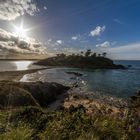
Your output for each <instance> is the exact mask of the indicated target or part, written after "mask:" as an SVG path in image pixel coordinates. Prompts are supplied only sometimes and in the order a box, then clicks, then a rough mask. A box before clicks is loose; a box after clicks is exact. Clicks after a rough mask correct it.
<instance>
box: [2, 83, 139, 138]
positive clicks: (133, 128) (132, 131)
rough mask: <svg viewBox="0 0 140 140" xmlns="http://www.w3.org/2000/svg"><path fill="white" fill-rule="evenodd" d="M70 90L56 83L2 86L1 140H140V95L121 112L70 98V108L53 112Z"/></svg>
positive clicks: (120, 108) (59, 108)
mask: <svg viewBox="0 0 140 140" xmlns="http://www.w3.org/2000/svg"><path fill="white" fill-rule="evenodd" d="M68 89H69V87H65V86H62V85H60V84H56V83H42V82H34V83H22V82H21V83H20V82H10V81H2V82H0V100H1V109H0V140H19V139H20V140H54V139H55V140H86V139H88V140H104V139H105V140H121V139H122V140H139V137H140V126H139V124H140V119H139V118H140V114H139V113H140V112H139V110H140V93H137V94H136V95H135V96H133V97H131V98H130V99H129V100H128V105H127V106H120V107H118V108H116V107H114V106H112V105H111V106H110V105H109V104H103V103H102V102H98V104H97V102H96V101H94V100H93V101H92V100H91V99H88V97H85V98H86V100H87V101H88V102H85V99H84V100H83V101H82V97H80V96H78V94H77V96H76V95H73V97H72V95H69V94H68V95H69V97H68V98H67V99H66V102H69V107H68V106H67V107H66V106H65V105H64V106H59V107H58V108H57V109H56V110H51V111H50V110H49V106H48V105H49V104H51V103H53V102H54V101H55V100H56V99H57V97H58V96H59V95H60V94H63V93H64V92H66V91H67V90H68ZM23 101H24V102H23ZM76 101H80V102H78V104H77V105H75V104H72V102H73V103H74V102H76ZM92 102H93V103H94V105H93V104H91V103H92ZM64 104H65V103H64ZM88 104H89V106H88ZM91 105H92V106H91ZM89 108H91V109H92V112H89Z"/></svg>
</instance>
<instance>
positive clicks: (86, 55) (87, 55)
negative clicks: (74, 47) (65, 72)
mask: <svg viewBox="0 0 140 140" xmlns="http://www.w3.org/2000/svg"><path fill="white" fill-rule="evenodd" d="M90 55H91V50H90V49H89V50H87V51H86V52H85V57H89V56H90Z"/></svg>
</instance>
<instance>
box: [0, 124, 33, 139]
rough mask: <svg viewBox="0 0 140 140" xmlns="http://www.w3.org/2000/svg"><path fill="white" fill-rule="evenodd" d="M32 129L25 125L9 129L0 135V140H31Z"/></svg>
mask: <svg viewBox="0 0 140 140" xmlns="http://www.w3.org/2000/svg"><path fill="white" fill-rule="evenodd" d="M31 139H32V129H31V128H30V127H28V126H27V125H25V124H20V125H19V126H17V127H11V128H10V129H9V130H8V131H7V132H5V133H4V134H1V135H0V140H31Z"/></svg>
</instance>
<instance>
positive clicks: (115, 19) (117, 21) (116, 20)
mask: <svg viewBox="0 0 140 140" xmlns="http://www.w3.org/2000/svg"><path fill="white" fill-rule="evenodd" d="M113 21H115V22H116V23H119V24H124V23H123V22H122V21H120V20H119V19H117V18H114V19H113Z"/></svg>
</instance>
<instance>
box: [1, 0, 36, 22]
mask: <svg viewBox="0 0 140 140" xmlns="http://www.w3.org/2000/svg"><path fill="white" fill-rule="evenodd" d="M32 1H33V0H0V19H1V20H14V19H16V18H17V17H19V16H21V15H24V14H29V15H31V16H33V15H34V13H35V12H36V11H38V8H37V6H36V4H35V3H33V2H32Z"/></svg>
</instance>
